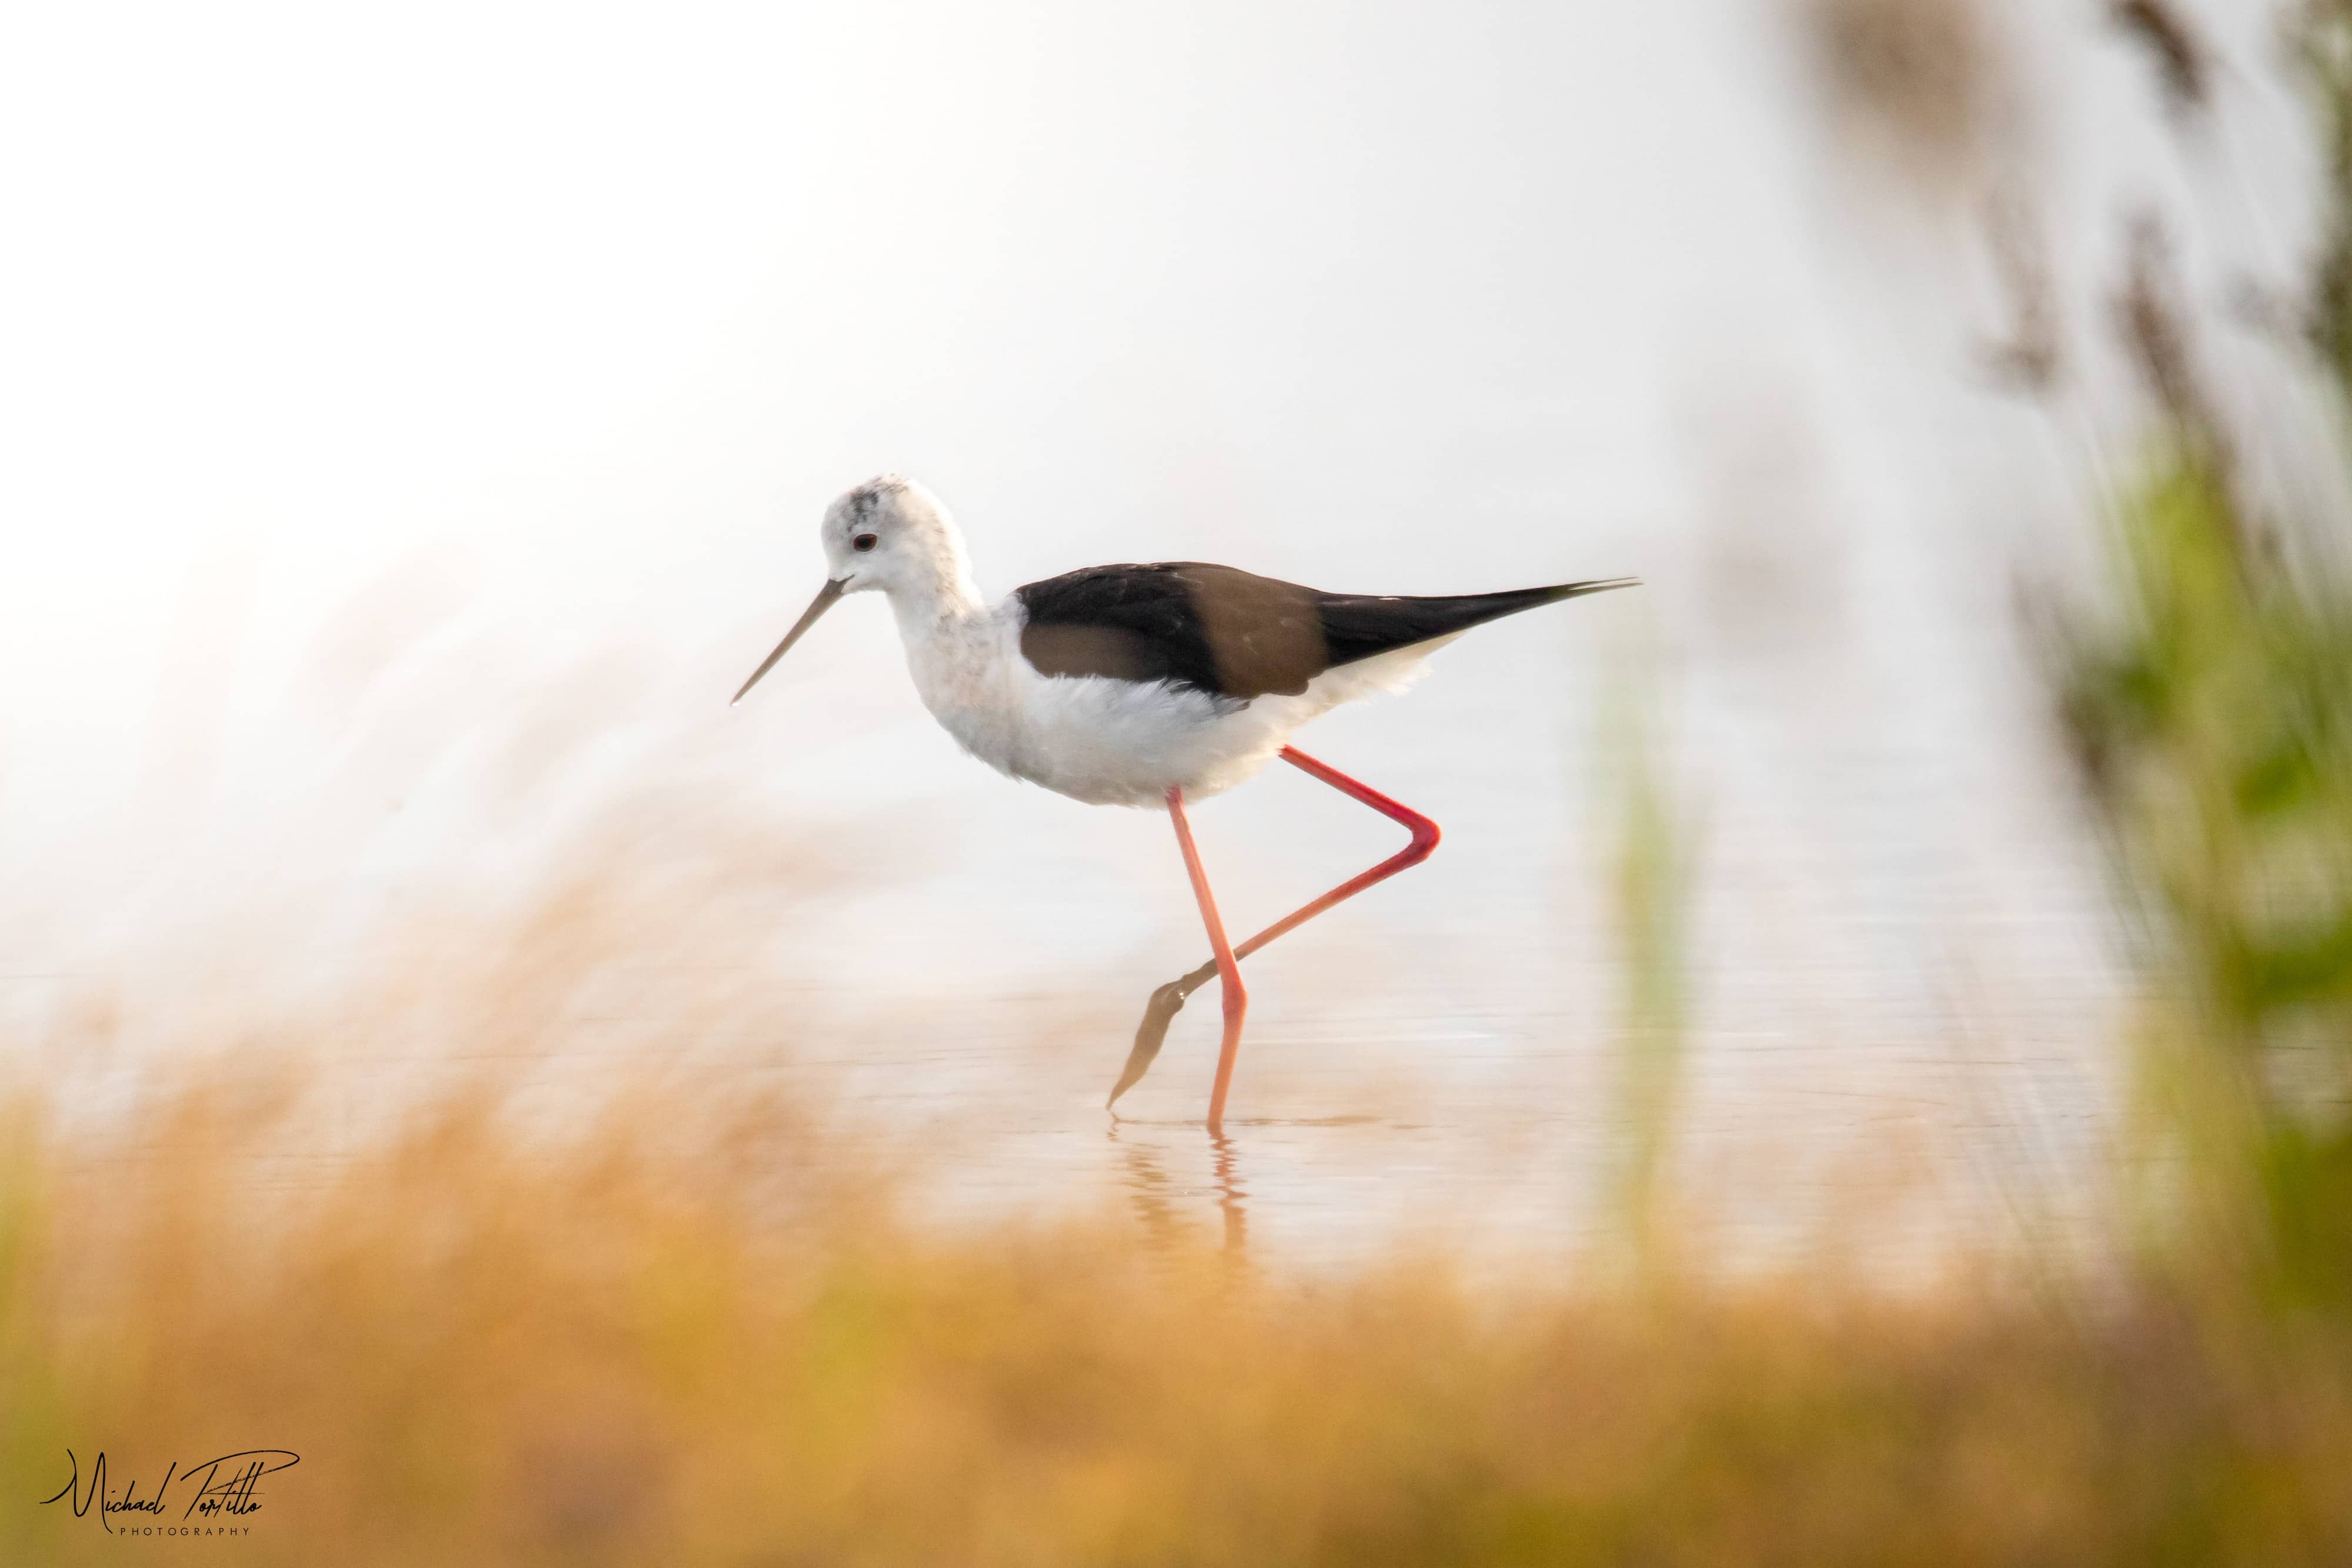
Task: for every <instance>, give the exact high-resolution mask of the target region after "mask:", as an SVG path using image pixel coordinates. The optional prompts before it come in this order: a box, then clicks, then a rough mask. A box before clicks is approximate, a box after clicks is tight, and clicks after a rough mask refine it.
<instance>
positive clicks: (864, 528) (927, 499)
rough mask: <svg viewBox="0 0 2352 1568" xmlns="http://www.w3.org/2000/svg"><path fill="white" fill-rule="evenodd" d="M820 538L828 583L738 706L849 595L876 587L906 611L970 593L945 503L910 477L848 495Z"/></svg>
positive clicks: (873, 482)
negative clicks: (813, 627) (820, 618)
mask: <svg viewBox="0 0 2352 1568" xmlns="http://www.w3.org/2000/svg"><path fill="white" fill-rule="evenodd" d="M817 537H818V542H819V543H821V544H822V545H823V546H824V568H825V570H824V576H825V583H824V587H823V588H822V589H820V590H818V591H817V596H816V599H815V601H814V602H813V603H811V604H810V605H809V607H808V609H807V611H806V612H803V614H802V616H801V618H800V620H799V621H797V622H794V623H793V629H792V630H791V631H789V632H785V633H784V640H783V641H782V642H781V643H777V644H776V650H775V652H774V653H770V654H769V655H768V656H767V658H766V659H765V660H764V661H762V662H761V665H760V667H759V668H758V669H756V670H754V671H752V672H751V680H748V681H745V682H744V683H743V685H742V688H741V690H740V691H738V692H737V693H736V694H735V700H736V701H737V702H741V701H742V700H743V694H744V693H745V692H748V691H750V690H751V687H752V685H754V684H755V683H756V682H758V680H759V678H760V677H761V675H764V674H767V673H768V671H769V670H770V669H772V668H773V667H774V665H775V663H776V661H777V660H779V659H781V658H782V657H783V656H784V653H785V651H786V650H787V649H789V648H791V647H792V645H793V643H796V642H798V641H800V637H801V633H802V632H806V631H807V630H808V629H809V628H810V627H811V626H814V625H815V624H816V622H817V617H819V616H821V615H823V614H824V612H826V611H828V610H830V609H832V608H833V606H834V605H835V603H836V602H838V601H840V600H841V599H843V598H844V597H845V596H846V595H849V594H852V593H864V592H866V591H872V590H879V591H882V592H884V593H887V594H888V595H890V597H891V599H892V600H893V601H896V602H897V603H898V606H899V610H900V613H901V614H905V613H907V612H908V610H909V609H910V608H911V609H915V610H918V611H919V610H921V609H924V608H927V607H929V606H933V605H937V604H939V603H941V602H943V601H947V600H950V599H951V598H961V597H963V596H967V595H970V594H971V586H970V585H971V566H970V565H969V563H968V562H967V561H966V559H965V557H964V550H963V536H962V535H961V533H959V532H958V531H957V529H956V526H955V522H954V520H953V519H952V518H950V517H949V516H948V509H947V507H944V506H942V505H941V504H940V498H939V497H937V496H934V495H932V494H931V493H930V492H929V490H926V489H924V488H923V487H922V486H920V485H918V484H916V483H915V482H914V481H913V480H912V479H906V478H901V477H900V476H898V475H896V474H885V475H882V476H880V477H878V478H874V479H868V480H867V481H866V483H865V484H863V485H860V486H857V487H856V489H854V490H851V491H848V492H846V493H845V494H844V495H842V496H841V497H839V498H838V499H836V500H835V502H834V503H833V505H831V506H830V507H826V508H825V509H824V523H823V524H822V525H821V526H820V527H819V529H818V536H817Z"/></svg>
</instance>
